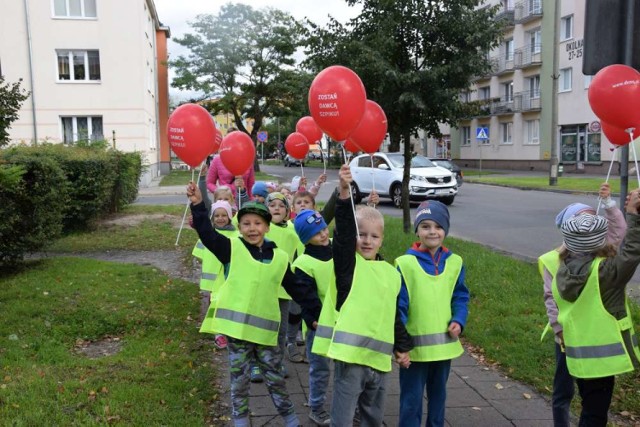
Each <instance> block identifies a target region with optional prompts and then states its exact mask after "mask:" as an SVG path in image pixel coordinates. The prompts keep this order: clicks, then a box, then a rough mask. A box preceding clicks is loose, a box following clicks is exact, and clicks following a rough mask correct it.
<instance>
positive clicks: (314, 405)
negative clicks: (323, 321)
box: [306, 329, 330, 412]
mask: <svg viewBox="0 0 640 427" xmlns="http://www.w3.org/2000/svg"><path fill="white" fill-rule="evenodd" d="M315 336H316V331H314V330H311V329H309V330H308V331H307V340H306V341H307V342H306V345H307V359H309V407H310V408H311V410H312V411H314V412H320V411H321V410H322V409H323V407H324V401H325V400H326V398H327V387H329V375H330V372H329V360H330V359H329V358H327V357H324V356H320V355H319V354H315V353H311V348H312V347H313V338H314V337H315Z"/></svg>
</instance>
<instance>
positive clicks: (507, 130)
mask: <svg viewBox="0 0 640 427" xmlns="http://www.w3.org/2000/svg"><path fill="white" fill-rule="evenodd" d="M512 128H513V123H512V122H507V123H500V141H501V142H502V143H503V144H511V129H512Z"/></svg>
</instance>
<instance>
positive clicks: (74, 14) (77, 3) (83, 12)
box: [53, 0, 98, 18]
mask: <svg viewBox="0 0 640 427" xmlns="http://www.w3.org/2000/svg"><path fill="white" fill-rule="evenodd" d="M53 14H54V16H55V17H58V18H95V17H97V16H98V14H97V10H96V0H53Z"/></svg>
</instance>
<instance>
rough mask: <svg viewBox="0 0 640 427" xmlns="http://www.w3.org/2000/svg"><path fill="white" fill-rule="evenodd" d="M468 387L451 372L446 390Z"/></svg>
mask: <svg viewBox="0 0 640 427" xmlns="http://www.w3.org/2000/svg"><path fill="white" fill-rule="evenodd" d="M459 387H469V385H468V384H467V383H466V382H465V381H463V380H462V379H461V378H460V376H459V375H458V374H456V373H455V372H453V371H451V373H450V374H449V381H447V390H448V389H450V388H459Z"/></svg>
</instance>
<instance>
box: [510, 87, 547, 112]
mask: <svg viewBox="0 0 640 427" xmlns="http://www.w3.org/2000/svg"><path fill="white" fill-rule="evenodd" d="M513 99H514V101H515V106H516V109H517V110H518V111H537V110H540V108H541V104H540V91H539V90H538V91H529V90H528V91H525V92H518V93H515V94H514V95H513Z"/></svg>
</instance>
